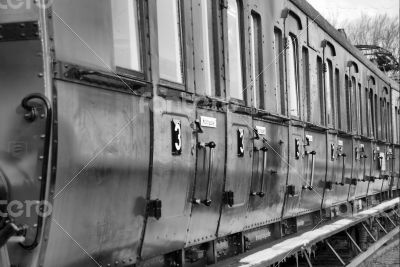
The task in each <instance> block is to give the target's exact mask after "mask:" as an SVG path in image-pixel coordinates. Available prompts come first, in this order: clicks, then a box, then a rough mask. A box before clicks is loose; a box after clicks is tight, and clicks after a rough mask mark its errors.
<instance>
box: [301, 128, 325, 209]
mask: <svg viewBox="0 0 400 267" xmlns="http://www.w3.org/2000/svg"><path fill="white" fill-rule="evenodd" d="M304 163H305V172H304V176H303V177H304V179H303V181H302V186H301V190H302V194H301V208H302V209H306V210H309V211H315V210H318V209H319V208H320V206H321V203H322V195H323V189H324V186H325V175H326V134H325V132H314V131H306V133H305V143H304Z"/></svg>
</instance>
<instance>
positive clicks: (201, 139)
mask: <svg viewBox="0 0 400 267" xmlns="http://www.w3.org/2000/svg"><path fill="white" fill-rule="evenodd" d="M225 116H226V114H225V112H221V111H217V110H213V109H211V108H210V109H205V108H200V107H198V108H197V119H196V122H195V123H196V128H197V129H196V135H197V141H196V145H195V147H194V148H193V151H192V153H196V174H195V182H194V188H193V197H192V213H191V221H190V227H189V236H188V239H187V244H186V245H187V246H192V245H195V244H197V243H204V242H206V241H209V240H212V239H215V237H216V232H217V225H218V220H219V211H220V205H221V203H222V191H223V182H224V167H225V136H226V133H225V129H226V128H225Z"/></svg>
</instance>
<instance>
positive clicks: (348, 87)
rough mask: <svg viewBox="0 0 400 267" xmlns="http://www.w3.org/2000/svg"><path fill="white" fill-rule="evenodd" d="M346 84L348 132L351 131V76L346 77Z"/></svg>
mask: <svg viewBox="0 0 400 267" xmlns="http://www.w3.org/2000/svg"><path fill="white" fill-rule="evenodd" d="M344 83H345V88H346V122H347V129H346V130H347V131H348V132H349V131H351V102H350V101H351V91H350V86H349V76H347V75H345V77H344Z"/></svg>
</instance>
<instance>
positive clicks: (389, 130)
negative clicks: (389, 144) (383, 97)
mask: <svg viewBox="0 0 400 267" xmlns="http://www.w3.org/2000/svg"><path fill="white" fill-rule="evenodd" d="M391 117H392V116H391V115H390V103H389V102H386V136H387V140H388V141H391V139H392V127H391V123H390V122H391V119H390V118H391Z"/></svg>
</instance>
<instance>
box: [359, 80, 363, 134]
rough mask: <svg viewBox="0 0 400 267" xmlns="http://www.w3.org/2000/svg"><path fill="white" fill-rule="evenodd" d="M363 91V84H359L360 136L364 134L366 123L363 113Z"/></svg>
mask: <svg viewBox="0 0 400 267" xmlns="http://www.w3.org/2000/svg"><path fill="white" fill-rule="evenodd" d="M362 99H363V98H362V89H361V84H358V121H359V126H358V132H359V133H360V134H363V133H364V129H363V127H364V123H363V113H362V102H363V101H362Z"/></svg>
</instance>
